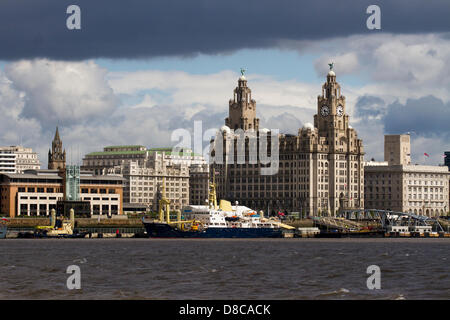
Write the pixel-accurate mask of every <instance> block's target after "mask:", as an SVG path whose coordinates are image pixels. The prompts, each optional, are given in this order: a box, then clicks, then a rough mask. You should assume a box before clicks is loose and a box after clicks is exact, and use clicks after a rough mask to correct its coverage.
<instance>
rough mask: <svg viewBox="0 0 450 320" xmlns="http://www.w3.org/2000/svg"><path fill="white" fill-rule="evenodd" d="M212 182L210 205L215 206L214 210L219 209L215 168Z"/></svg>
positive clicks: (210, 186)
mask: <svg viewBox="0 0 450 320" xmlns="http://www.w3.org/2000/svg"><path fill="white" fill-rule="evenodd" d="M212 174H213V177H212V183H210V184H209V195H208V196H209V198H208V202H209V205H210V206H214V210H217V196H216V170H215V169H213V172H212Z"/></svg>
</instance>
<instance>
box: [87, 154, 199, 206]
mask: <svg viewBox="0 0 450 320" xmlns="http://www.w3.org/2000/svg"><path fill="white" fill-rule="evenodd" d="M204 166H207V164H206V160H205V158H204V157H203V156H202V155H199V154H196V153H193V152H192V150H190V149H180V150H176V151H174V150H173V149H172V148H151V149H147V148H146V147H145V146H141V145H130V146H109V147H105V148H104V149H103V151H102V152H91V153H89V154H87V155H86V156H85V157H84V159H83V167H82V168H83V169H85V170H93V171H94V172H95V173H97V174H107V173H114V174H120V175H122V176H123V177H124V178H125V184H124V201H125V203H126V207H127V208H128V207H130V208H132V207H135V205H138V206H139V207H142V206H145V207H146V208H147V210H157V207H158V200H159V199H160V196H161V192H162V183H163V179H164V181H165V183H166V186H165V187H166V196H167V198H168V199H169V200H170V201H171V205H170V207H171V209H172V210H178V209H181V208H182V206H184V205H187V204H189V201H190V197H189V194H190V191H189V184H190V172H192V174H193V178H192V179H193V181H196V180H197V181H198V180H202V179H203V180H204V176H205V175H204V174H200V173H199V172H198V169H193V170H190V168H191V167H195V168H198V167H204ZM206 179H207V177H206ZM193 186H195V188H196V189H195V190H194V192H195V193H194V194H195V195H197V196H198V197H200V196H202V195H203V194H205V192H206V194H207V192H208V186H207V185H206V187H204V186H205V183H204V182H202V183H200V181H198V182H195V183H193ZM201 187H203V188H204V189H203V190H200V188H201ZM206 198H207V197H206ZM131 210H134V211H135V210H136V209H135V208H133V209H131Z"/></svg>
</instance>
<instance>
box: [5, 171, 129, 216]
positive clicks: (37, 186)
mask: <svg viewBox="0 0 450 320" xmlns="http://www.w3.org/2000/svg"><path fill="white" fill-rule="evenodd" d="M64 176H65V169H61V170H50V169H40V170H25V172H24V173H3V174H0V209H1V213H2V214H6V215H9V216H10V217H20V216H48V215H49V213H50V211H51V209H53V208H54V209H56V207H57V202H58V201H62V200H64V198H65V197H64V195H65V193H66V184H65V178H64ZM123 182H124V181H123V178H122V177H120V176H112V175H109V176H106V175H102V176H96V175H94V174H93V173H92V172H90V171H81V172H80V182H79V183H80V184H79V188H80V200H81V201H87V202H89V203H90V208H91V214H101V215H109V216H111V215H117V214H122V205H123Z"/></svg>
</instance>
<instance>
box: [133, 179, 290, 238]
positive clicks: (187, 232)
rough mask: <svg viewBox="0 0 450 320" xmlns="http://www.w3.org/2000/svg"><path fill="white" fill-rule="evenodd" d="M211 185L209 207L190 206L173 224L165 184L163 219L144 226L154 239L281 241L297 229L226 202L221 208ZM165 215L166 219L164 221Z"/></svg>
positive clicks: (145, 223) (161, 217) (161, 202)
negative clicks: (260, 239)
mask: <svg viewBox="0 0 450 320" xmlns="http://www.w3.org/2000/svg"><path fill="white" fill-rule="evenodd" d="M214 176H215V175H214V174H213V182H212V183H210V184H209V199H208V205H188V206H185V207H183V209H182V210H183V217H184V220H182V219H181V217H182V215H181V212H180V211H178V212H177V221H170V201H169V200H168V199H166V196H165V188H164V180H163V187H162V198H161V200H160V201H159V219H158V220H147V219H145V218H143V220H142V221H143V224H144V227H145V229H146V231H147V236H148V237H150V238H281V237H283V229H291V230H292V229H295V228H294V227H291V226H288V225H286V224H283V223H281V221H279V220H277V219H274V218H271V219H268V218H264V217H263V213H262V212H260V213H259V214H258V213H256V212H255V211H254V210H252V209H250V208H248V207H245V206H239V205H238V203H237V202H236V205H235V206H232V205H231V202H229V201H226V200H220V203H219V206H218V205H217V198H216V185H215V180H214ZM164 213H165V215H166V218H165V219H164Z"/></svg>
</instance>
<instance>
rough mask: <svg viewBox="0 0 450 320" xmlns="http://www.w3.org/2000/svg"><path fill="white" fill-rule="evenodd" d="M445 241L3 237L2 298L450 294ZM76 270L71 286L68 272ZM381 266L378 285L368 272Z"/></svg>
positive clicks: (446, 296) (444, 296) (440, 296)
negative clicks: (75, 284)
mask: <svg viewBox="0 0 450 320" xmlns="http://www.w3.org/2000/svg"><path fill="white" fill-rule="evenodd" d="M449 249H450V239H255V240H238V239H229V240H225V239H219V240H217V239H214V240H212V239H211V240H204V239H203V240H200V239H197V240H196V239H189V240H187V239H186V240H183V239H179V240H176V239H170V240H155V239H51V240H50V239H35V240H27V239H6V240H1V241H0V298H1V299H73V298H75V299H450V278H449V271H450V268H449V262H450V255H449V252H450V250H449ZM74 264H75V265H78V266H79V267H80V268H81V290H68V289H67V287H66V280H67V278H68V277H69V274H66V268H67V267H68V266H69V265H74ZM374 264H375V265H378V266H379V267H380V268H381V290H368V289H367V286H366V280H367V278H368V277H369V275H368V274H366V269H367V267H368V266H369V265H374Z"/></svg>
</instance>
